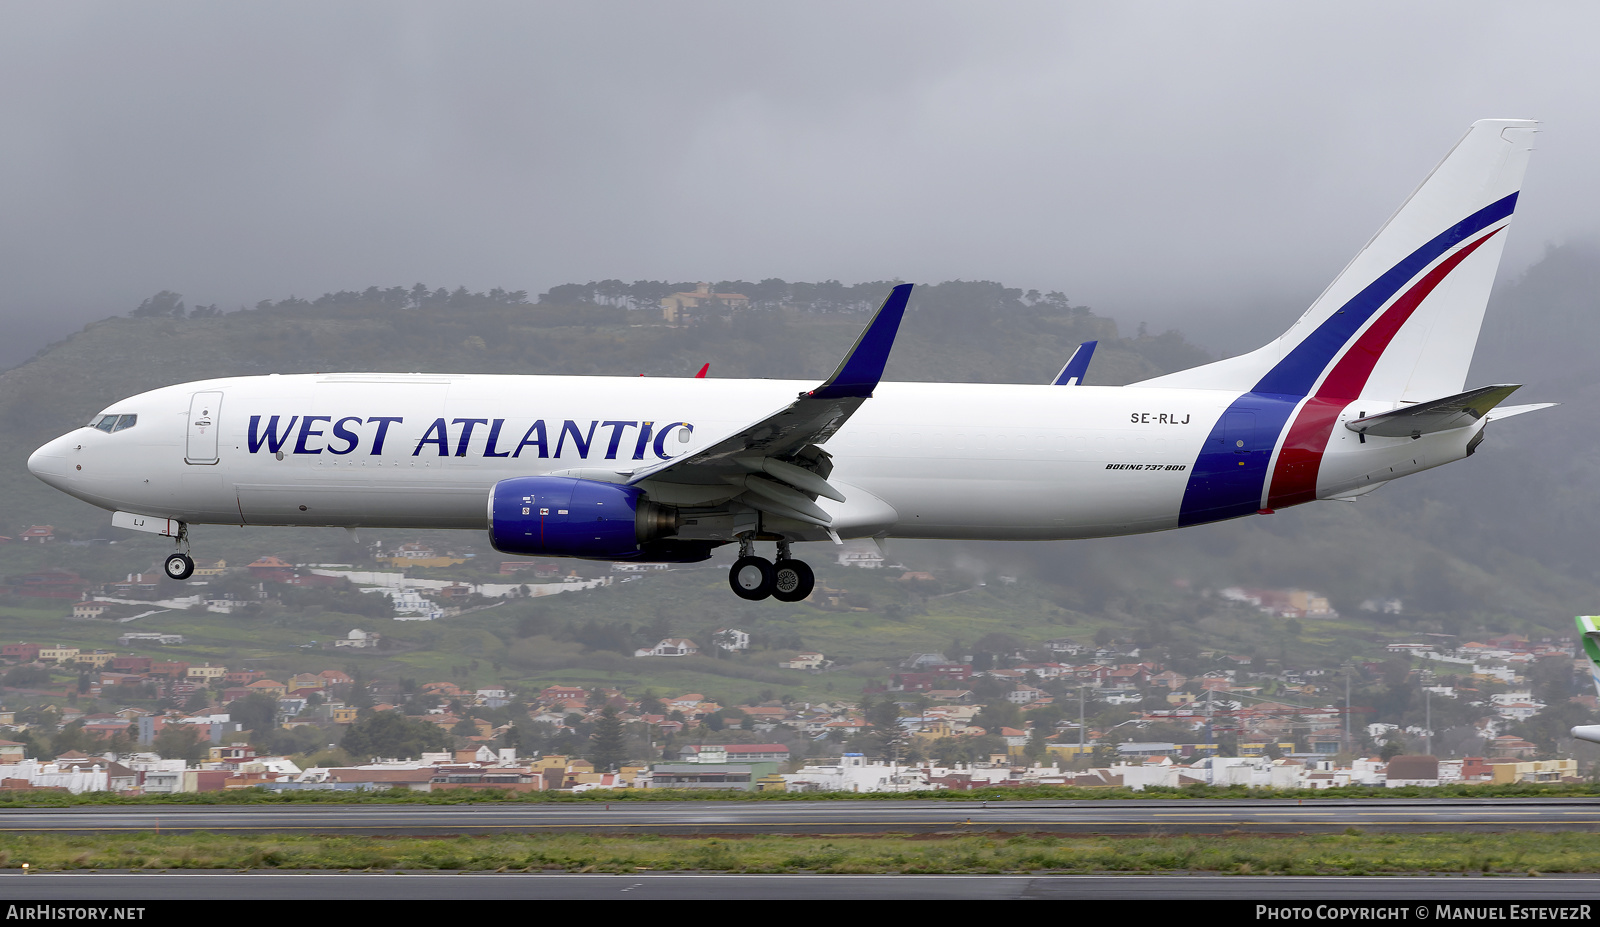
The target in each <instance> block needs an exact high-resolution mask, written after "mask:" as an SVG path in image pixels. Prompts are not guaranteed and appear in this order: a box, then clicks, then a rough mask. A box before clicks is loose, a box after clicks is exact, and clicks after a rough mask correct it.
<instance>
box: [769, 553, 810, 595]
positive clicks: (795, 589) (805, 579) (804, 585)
mask: <svg viewBox="0 0 1600 927" xmlns="http://www.w3.org/2000/svg"><path fill="white" fill-rule="evenodd" d="M773 572H774V573H776V574H777V578H776V583H775V585H774V586H773V589H772V597H773V598H774V599H777V600H778V601H779V602H799V601H800V600H802V599H804V598H805V597H806V596H808V595H810V594H811V590H812V589H815V588H816V586H817V577H816V574H814V573H812V572H811V567H809V566H807V565H806V562H805V561H804V560H779V561H778V565H777V567H776V568H774V570H773Z"/></svg>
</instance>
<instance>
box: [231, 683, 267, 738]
mask: <svg viewBox="0 0 1600 927" xmlns="http://www.w3.org/2000/svg"><path fill="white" fill-rule="evenodd" d="M228 720H230V721H233V722H235V723H236V724H238V725H239V726H240V727H242V728H244V729H245V730H247V731H265V730H267V729H269V728H271V727H273V726H274V725H275V724H276V722H277V720H278V702H277V700H276V699H274V698H273V697H272V696H270V695H267V694H266V693H264V692H252V693H250V694H249V695H246V696H245V697H244V698H237V699H234V700H233V701H231V702H229V703H228Z"/></svg>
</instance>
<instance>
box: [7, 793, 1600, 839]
mask: <svg viewBox="0 0 1600 927" xmlns="http://www.w3.org/2000/svg"><path fill="white" fill-rule="evenodd" d="M1352 827H1354V828H1358V829H1360V830H1361V831H1364V832H1368V833H1378V832H1409V833H1422V832H1429V831H1457V832H1486V831H1506V830H1534V831H1596V830H1600V800H1595V799H1554V800H1551V799H1496V800H1433V799H1392V800H1379V801H1370V800H1368V801H1343V800H1332V801H1307V802H1304V803H1295V802H1292V801H1271V800H1265V801H1199V800H1149V801H1077V802H1048V801H1034V802H1020V801H1019V802H990V803H989V804H988V805H987V806H986V807H985V806H984V805H982V804H980V803H977V802H948V801H805V802H774V801H761V802H727V801H707V802H613V803H612V804H611V805H610V806H609V807H608V806H607V805H605V804H603V803H598V802H597V803H592V804H591V803H584V804H547V805H471V806H468V805H457V806H443V807H441V806H437V805H321V806H319V805H283V806H262V805H234V806H224V805H210V806H182V805H170V806H160V807H156V806H149V805H144V806H131V807H126V806H125V807H120V808H105V807H76V808H37V809H7V810H4V811H0V833H25V832H53V833H111V832H118V831H145V830H151V831H153V830H159V831H162V832H167V833H185V832H193V831H213V832H228V833H318V834H363V835H384V834H388V835H405V834H417V835H438V834H503V833H589V834H630V833H632V834H646V833H648V834H691V835H693V834H870V833H997V832H1005V833H1055V834H1220V833H1230V832H1242V833H1262V834H1267V833H1330V832H1342V831H1344V830H1346V829H1347V828H1352Z"/></svg>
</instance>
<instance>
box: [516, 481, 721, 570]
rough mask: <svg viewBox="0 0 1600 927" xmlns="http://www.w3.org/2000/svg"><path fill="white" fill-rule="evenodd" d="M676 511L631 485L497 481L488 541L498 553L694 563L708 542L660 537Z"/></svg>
mask: <svg viewBox="0 0 1600 927" xmlns="http://www.w3.org/2000/svg"><path fill="white" fill-rule="evenodd" d="M676 527H677V517H676V512H674V511H673V510H672V509H669V508H667V507H665V506H660V505H657V504H655V503H653V502H650V501H649V500H647V499H645V498H644V493H643V492H641V491H640V490H639V489H637V488H635V487H632V486H623V485H619V484H617V483H602V482H600V481H598V480H580V479H574V478H572V477H565V476H521V477H515V478H513V479H509V480H501V481H500V482H498V483H496V484H495V485H494V489H493V490H491V491H490V493H489V543H490V545H491V546H493V547H494V549H495V550H498V551H500V552H502V553H507V554H534V555H543V556H554V557H580V558H584V559H591V560H659V561H676V562H692V561H697V560H704V559H706V558H707V557H709V556H711V545H709V544H701V543H698V542H678V541H673V540H672V539H670V538H665V537H663V536H664V535H669V534H671V533H672V532H673V531H674V530H675V529H676Z"/></svg>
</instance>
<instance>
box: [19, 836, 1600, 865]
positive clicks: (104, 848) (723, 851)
mask: <svg viewBox="0 0 1600 927" xmlns="http://www.w3.org/2000/svg"><path fill="white" fill-rule="evenodd" d="M23 863H27V864H28V866H29V868H30V869H31V870H35V871H60V870H87V869H101V870H198V869H205V870H337V871H356V870H373V871H382V870H423V871H427V870H434V871H443V870H448V871H462V870H465V871H480V872H483V871H506V872H509V871H516V872H535V871H545V870H549V871H559V872H615V873H625V872H637V871H645V870H648V871H664V872H674V871H716V872H740V873H789V872H821V873H1004V872H1061V873H1172V872H1215V873H1226V874H1240V875H1244V874H1251V875H1369V874H1384V873H1387V874H1396V875H1398V874H1417V873H1428V874H1439V875H1489V874H1518V875H1526V874H1539V873H1586V872H1595V871H1597V870H1600V854H1596V853H1595V850H1594V836H1593V835H1591V834H1580V833H1554V834H1539V833H1502V834H1481V835H1470V834H1454V833H1441V834H1411V835H1405V834H1360V833H1346V834H1327V835H1320V836H1304V835H1302V836H1289V837H1246V836H1231V835H1229V836H1170V837H1105V836H1095V837H1058V836H1053V835H1038V836H1013V837H1005V836H993V837H991V836H982V835H971V836H949V837H946V836H933V837H928V836H908V835H885V836H874V837H783V836H752V837H716V838H682V837H660V836H650V835H641V836H615V837H594V836H580V835H553V836H546V835H504V836H491V837H467V836H452V837H438V838H425V837H397V838H387V837H383V838H378V837H327V836H315V835H308V836H280V835H259V836H238V835H231V834H230V835H219V834H208V833H199V834H153V833H138V834H112V835H104V834H99V835H94V836H64V835H17V836H4V837H0V868H3V869H13V870H14V869H18V868H20V867H21V866H22V864H23Z"/></svg>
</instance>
